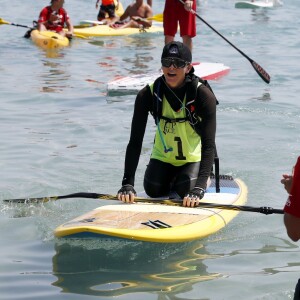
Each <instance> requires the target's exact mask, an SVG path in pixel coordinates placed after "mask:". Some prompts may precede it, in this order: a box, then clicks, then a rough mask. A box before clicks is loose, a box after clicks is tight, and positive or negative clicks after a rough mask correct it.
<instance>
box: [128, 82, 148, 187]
mask: <svg viewBox="0 0 300 300" xmlns="http://www.w3.org/2000/svg"><path fill="white" fill-rule="evenodd" d="M151 105H152V94H151V91H150V88H149V86H147V87H145V88H143V89H142V90H141V91H140V92H139V93H138V95H137V97H136V100H135V104H134V112H133V117H132V123H131V133H130V139H129V143H128V145H127V149H126V155H125V170H124V177H123V181H122V185H124V184H131V185H132V186H134V177H135V172H136V169H137V166H138V162H139V158H140V154H141V149H142V144H143V139H144V134H145V130H146V125H147V120H148V113H149V111H150V110H151V109H152V106H151Z"/></svg>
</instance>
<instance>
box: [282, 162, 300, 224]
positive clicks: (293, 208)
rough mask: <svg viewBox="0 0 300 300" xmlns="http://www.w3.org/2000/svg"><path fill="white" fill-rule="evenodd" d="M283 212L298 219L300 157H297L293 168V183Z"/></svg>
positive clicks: (299, 204) (299, 212) (299, 216)
mask: <svg viewBox="0 0 300 300" xmlns="http://www.w3.org/2000/svg"><path fill="white" fill-rule="evenodd" d="M284 212H286V213H288V214H290V215H293V216H294V217H297V218H300V157H298V160H297V163H296V165H295V168H294V175H293V183H292V187H291V191H290V195H289V198H288V200H287V202H286V204H285V207H284Z"/></svg>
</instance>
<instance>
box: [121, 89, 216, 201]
mask: <svg viewBox="0 0 300 300" xmlns="http://www.w3.org/2000/svg"><path fill="white" fill-rule="evenodd" d="M187 86H188V85H186V84H185V85H184V86H182V87H181V88H178V89H172V91H173V93H175V94H176V96H177V97H178V98H179V99H181V101H182V100H183V99H184V96H185V93H186V90H187ZM173 93H172V92H171V91H170V89H169V88H166V87H165V88H164V94H165V96H166V98H167V99H168V102H169V103H170V105H171V107H172V108H173V109H174V110H175V111H177V110H178V109H180V106H181V103H180V102H179V101H178V99H177V97H175V96H174V95H173ZM153 101H154V100H153V95H152V93H151V90H150V87H149V86H146V87H144V88H143V89H142V90H141V91H140V92H139V93H138V95H137V97H136V100H135V105H134V113H133V118H132V124H131V135H130V140H129V143H128V146H127V150H126V156H125V171H124V177H123V181H122V185H125V184H130V185H132V186H134V177H135V172H136V169H137V165H138V161H139V157H140V153H141V149H142V143H143V138H144V133H145V130H146V125H147V120H148V115H149V112H152V110H153ZM195 111H196V113H197V116H199V117H200V118H201V119H202V122H201V134H200V135H201V143H202V150H201V162H198V163H189V162H188V161H187V164H186V165H184V166H182V167H174V166H172V165H170V164H166V163H163V162H161V161H158V160H155V162H153V161H154V160H153V159H151V160H150V164H149V165H148V168H147V170H146V173H145V180H144V188H145V191H146V193H147V194H148V195H149V196H151V197H157V196H165V195H166V192H169V190H170V189H171V190H172V191H174V190H175V191H176V192H177V193H178V194H179V195H180V196H181V197H184V195H185V194H186V193H188V192H189V191H190V190H191V189H193V187H194V186H195V185H196V186H197V187H200V188H203V189H205V188H206V184H207V179H208V177H209V175H210V172H211V169H212V165H213V161H214V155H215V133H216V98H215V96H214V94H213V93H212V92H211V91H210V89H209V88H208V87H206V86H205V85H204V84H201V85H200V86H199V87H198V88H197V97H196V101H195ZM151 118H152V117H151ZM152 119H153V118H152ZM153 121H154V120H153ZM155 165H160V166H161V168H156V167H155ZM166 165H169V168H167V167H166ZM189 165H192V166H191V167H190V166H189ZM163 168H164V169H163ZM177 169H178V171H179V172H177V173H178V174H176V175H175V177H176V176H177V175H180V172H181V171H186V170H184V169H188V172H194V173H195V172H196V180H194V182H187V184H185V187H183V188H182V187H181V188H180V189H179V190H176V187H175V188H174V187H173V188H172V186H166V187H165V188H162V189H159V190H158V191H155V187H153V185H152V187H153V190H152V187H151V184H150V185H149V184H148V181H149V180H150V181H152V180H154V181H157V182H160V180H161V179H162V178H166V174H163V173H166V172H169V173H172V174H175V173H174V170H175V172H176V170H177ZM166 170H167V171H166ZM161 171H163V172H161ZM161 173H162V174H161ZM172 174H169V175H170V176H172ZM160 175H161V176H160ZM194 175H195V174H194ZM156 177H157V178H156ZM173 177H174V176H173ZM170 178H171V177H170ZM168 180H169V179H168ZM174 180H176V178H174ZM185 181H186V180H185ZM169 183H170V182H169ZM159 191H160V192H159ZM160 193H161V195H159V194H160Z"/></svg>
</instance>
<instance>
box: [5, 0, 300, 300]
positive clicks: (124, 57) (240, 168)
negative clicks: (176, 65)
mask: <svg viewBox="0 0 300 300" xmlns="http://www.w3.org/2000/svg"><path fill="white" fill-rule="evenodd" d="M153 2H154V3H153V9H154V13H155V14H157V13H161V12H162V11H163V6H164V1H163V0H157V1H153ZM47 4H48V2H47V1H33V0H31V1H30V0H26V1H19V0H1V15H0V17H1V18H3V19H4V20H6V21H9V22H13V23H16V24H23V25H28V26H32V21H33V20H36V19H37V17H38V13H39V11H40V10H41V8H42V7H43V6H45V5H47ZM128 4H129V1H127V2H123V5H124V6H127V5H128ZM65 7H66V8H67V10H68V12H69V14H70V16H71V18H72V20H73V23H74V24H78V23H79V22H80V20H83V19H95V18H96V15H97V11H96V9H95V1H94V0H93V1H92V0H85V1H83V0H72V1H70V0H68V1H66V3H65ZM197 13H198V14H199V15H201V17H202V18H204V20H206V21H207V22H208V23H209V24H210V25H212V26H213V27H214V28H215V29H217V30H218V31H219V32H220V33H221V34H222V35H224V36H225V37H226V38H228V39H229V40H230V41H231V42H232V43H233V44H234V45H235V46H237V47H238V48H239V49H240V50H242V51H243V52H244V53H245V54H246V55H248V56H249V57H250V58H251V59H253V60H254V61H256V62H257V63H259V64H260V65H261V66H262V67H263V68H264V69H265V70H266V71H267V72H268V73H269V74H270V75H271V83H270V84H269V85H268V84H266V83H265V82H263V81H262V80H261V78H260V77H259V76H258V75H257V73H256V72H255V71H254V69H253V68H252V66H251V64H250V62H249V61H248V60H247V59H246V58H245V57H244V56H242V55H241V54H240V53H239V52H237V51H236V50H235V49H234V48H233V47H231V46H230V45H229V44H228V43H226V42H225V41H224V40H223V39H222V38H221V37H220V36H218V35H217V34H216V33H215V32H213V31H212V30H211V29H210V28H209V27H207V26H206V25H205V24H204V23H202V22H201V21H200V20H198V19H197V29H198V35H197V37H195V38H194V50H193V56H194V61H207V62H221V63H224V64H225V65H227V66H229V67H230V68H231V71H230V73H229V74H228V75H226V76H224V77H222V78H220V79H218V80H214V81H211V82H210V83H211V86H212V88H213V90H214V92H215V94H216V96H217V98H218V100H219V102H220V104H219V106H218V130H217V140H216V142H217V148H218V154H219V157H220V171H221V173H222V174H228V175H232V176H234V177H237V178H240V179H241V180H243V181H244V182H245V183H246V185H247V187H248V203H247V205H250V206H255V207H257V206H270V207H273V208H283V206H284V203H285V201H286V198H287V195H286V192H285V191H284V189H283V187H282V185H281V184H280V179H281V175H282V174H283V173H289V172H291V169H292V166H293V165H294V163H295V162H296V159H297V157H298V155H300V149H299V148H300V147H299V145H300V132H299V127H300V97H299V94H300V85H299V82H298V80H300V64H299V61H300V52H299V48H300V40H299V28H300V18H299V1H298V0H285V1H284V3H283V6H281V7H276V8H274V9H258V10H252V9H235V8H234V1H233V0H223V1H219V0H207V1H200V2H199V3H198V8H197ZM25 32H26V29H25V28H22V27H16V26H10V25H2V26H1V27H0V44H1V47H0V91H1V92H0V106H1V108H0V120H1V122H0V141H1V142H0V200H2V199H13V198H27V197H41V196H55V195H64V194H69V193H75V192H81V191H84V192H97V193H107V194H116V192H117V190H118V189H119V188H120V185H121V180H122V176H123V165H124V155H125V149H126V145H127V143H128V139H129V133H130V125H131V117H132V112H133V105H134V99H135V95H119V96H114V97H108V96H107V92H106V83H107V82H108V81H109V80H113V79H114V78H117V77H118V76H128V75H133V74H141V76H143V75H142V74H144V73H149V72H153V71H157V70H158V69H159V68H160V55H161V51H162V47H163V43H164V37H163V35H162V34H152V35H138V36H130V37H129V36H128V37H112V38H98V39H93V40H85V39H74V40H73V41H72V43H71V46H70V47H68V48H66V49H63V50H61V51H59V52H54V53H53V52H52V53H47V52H45V51H43V50H41V49H39V48H38V47H36V46H35V45H33V44H32V42H31V41H30V40H27V39H25V38H23V35H24V33H25ZM176 39H178V40H180V37H178V36H177V37H176ZM154 131H155V126H154V124H153V122H152V120H151V119H150V118H149V125H148V130H147V133H146V136H145V140H144V145H143V150H142V156H141V159H140V162H139V166H138V171H137V175H136V189H137V190H138V191H141V190H142V189H143V186H142V183H143V175H144V171H145V167H146V164H147V162H148V160H149V156H150V152H151V146H152V140H153V135H154ZM107 204H112V202H109V201H99V200H91V199H64V200H59V201H52V202H48V203H44V204H7V203H4V202H2V201H0V299H1V300H9V299H13V300H17V299H30V300H34V299H45V300H48V299H49V300H50V299H51V300H52V299H56V300H62V299H72V300H73V299H80V300H83V299H89V300H90V299H105V300H107V299H122V300H124V299H125V300H134V299H144V300H150V299H151V300H152V299H157V300H171V299H172V300H175V299H176V300H178V299H191V300H192V299H203V300H204V299H205V300H207V299H212V300H220V299H226V300H227V299H230V300H234V299H237V300H239V299H243V300H246V299H251V300H252V299H272V300H274V299H292V298H293V294H294V288H295V285H296V282H297V280H298V278H299V277H300V253H299V243H294V242H292V241H291V240H290V239H289V238H288V236H287V234H286V232H285V228H284V225H283V218H282V215H276V214H275V215H269V216H265V215H262V214H259V213H253V212H240V213H239V214H238V216H237V217H236V218H235V219H234V220H233V221H232V222H231V223H229V224H228V226H226V227H225V228H224V229H222V230H220V231H219V232H218V233H216V234H214V235H211V236H209V237H207V238H205V239H202V240H199V241H194V242H189V243H183V244H165V245H160V244H152V243H143V242H118V241H111V240H105V241H82V240H81V241H80V240H77V241H74V242H70V241H65V240H59V239H57V238H55V237H54V235H53V231H54V229H55V228H56V227H57V226H58V225H60V224H62V223H64V222H67V221H69V220H70V219H72V218H74V217H76V216H78V215H81V214H83V213H85V212H88V211H89V210H91V209H93V208H96V207H97V206H101V205H107Z"/></svg>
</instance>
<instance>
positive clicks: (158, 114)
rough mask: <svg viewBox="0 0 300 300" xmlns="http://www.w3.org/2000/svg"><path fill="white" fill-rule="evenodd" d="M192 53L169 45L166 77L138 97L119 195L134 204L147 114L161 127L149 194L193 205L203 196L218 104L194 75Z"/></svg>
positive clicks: (148, 183)
mask: <svg viewBox="0 0 300 300" xmlns="http://www.w3.org/2000/svg"><path fill="white" fill-rule="evenodd" d="M191 62H192V54H191V51H190V50H189V48H188V47H187V46H185V45H184V44H182V43H181V42H171V43H169V44H167V45H165V47H164V49H163V52H162V56H161V63H162V71H163V75H162V76H161V77H159V78H158V79H156V81H155V82H154V83H152V84H149V85H147V86H146V87H144V88H143V89H142V90H141V91H140V92H139V93H138V95H137V97H136V100H135V106H134V113H133V118H132V125H131V135H130V140H129V143H128V146H127V150H126V156H125V170H124V177H123V181H122V188H121V189H120V190H119V191H118V198H119V200H121V201H123V202H128V203H129V202H131V203H132V202H134V198H135V195H136V191H135V189H134V179H135V173H136V169H137V165H138V161H139V157H140V154H141V149H142V143H143V138H144V133H145V129H146V125H147V119H148V115H149V112H150V113H151V114H152V115H153V117H154V120H155V123H156V125H157V129H156V135H155V141H154V145H153V149H152V154H151V158H150V162H149V164H148V166H147V169H146V172H145V177H144V189H145V192H146V193H147V194H148V195H149V196H150V197H165V196H167V195H172V197H174V195H176V194H177V197H178V196H179V197H180V198H183V205H184V206H190V207H194V206H196V205H198V204H199V201H200V199H202V198H203V196H204V193H205V189H206V187H207V180H208V178H209V175H210V172H211V169H212V165H213V162H214V155H215V134H216V103H217V100H216V98H215V96H214V94H213V92H212V91H211V90H210V89H209V87H207V85H205V84H204V83H203V81H202V80H200V81H199V78H198V77H196V76H195V75H194V69H193V66H192V65H191Z"/></svg>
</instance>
